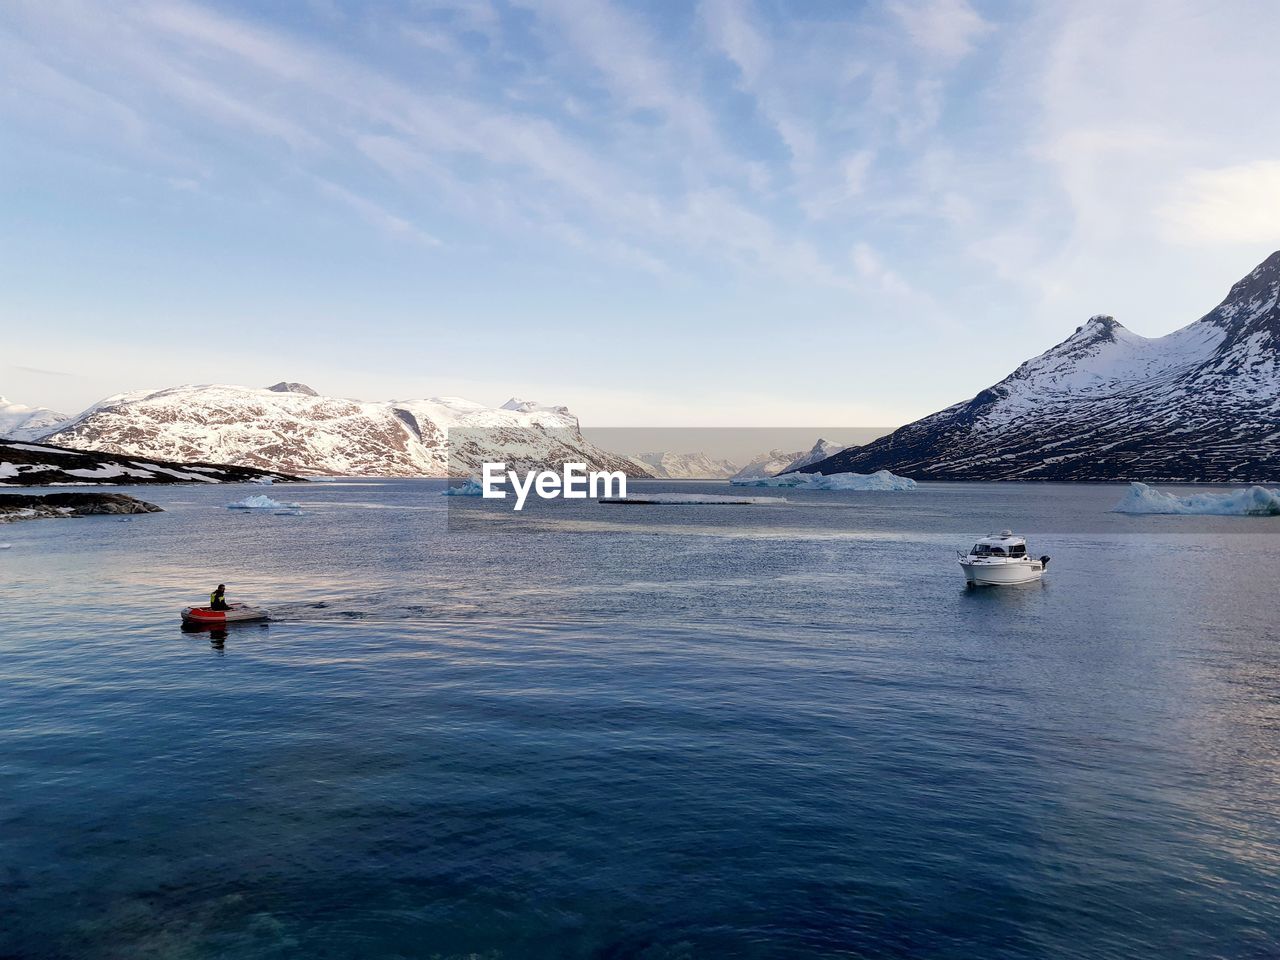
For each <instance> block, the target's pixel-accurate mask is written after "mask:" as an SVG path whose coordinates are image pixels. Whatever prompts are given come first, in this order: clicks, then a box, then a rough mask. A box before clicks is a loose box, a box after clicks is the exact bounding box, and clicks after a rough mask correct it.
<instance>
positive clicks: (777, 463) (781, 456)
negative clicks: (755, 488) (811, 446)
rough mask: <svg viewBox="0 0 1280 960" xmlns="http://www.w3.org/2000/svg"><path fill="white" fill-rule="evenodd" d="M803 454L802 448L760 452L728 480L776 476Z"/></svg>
mask: <svg viewBox="0 0 1280 960" xmlns="http://www.w3.org/2000/svg"><path fill="white" fill-rule="evenodd" d="M803 456H804V451H803V450H793V451H791V452H787V451H786V450H776V449H775V450H770V451H769V452H768V453H762V454H760V456H758V457H756V458H755V459H754V460H752V461H751V462H750V463H748V464H747V465H746V466H745V467H743V468H742V469H741V470H739V471H738V472H737V473H735V474H734V475H733V476H732V477H730V478H729V479H730V480H755V479H757V478H759V477H773V476H777V475H778V474H779V473H781V472H782V471H783V470H785V469H787V467H788V466H790V465H791V464H793V463H795V461H796V460H799V459H800V458H801V457H803Z"/></svg>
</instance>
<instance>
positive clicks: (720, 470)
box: [631, 451, 738, 480]
mask: <svg viewBox="0 0 1280 960" xmlns="http://www.w3.org/2000/svg"><path fill="white" fill-rule="evenodd" d="M631 459H632V460H634V461H636V462H637V463H638V464H639V465H640V467H641V469H643V470H645V471H647V472H648V473H650V474H652V475H653V476H654V477H657V478H659V479H663V480H724V479H726V478H728V477H731V476H733V475H734V473H736V472H737V470H738V465H737V464H736V463H733V462H731V461H729V460H716V459H714V458H712V457H708V456H707V455H706V454H705V453H668V452H666V451H662V452H659V453H642V454H640V456H638V457H632V458H631Z"/></svg>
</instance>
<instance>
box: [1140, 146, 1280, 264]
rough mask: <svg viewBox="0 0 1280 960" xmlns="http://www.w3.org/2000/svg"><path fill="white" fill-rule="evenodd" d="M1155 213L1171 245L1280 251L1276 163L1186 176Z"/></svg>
mask: <svg viewBox="0 0 1280 960" xmlns="http://www.w3.org/2000/svg"><path fill="white" fill-rule="evenodd" d="M1171 193H1172V196H1171V197H1170V199H1169V200H1168V202H1167V203H1165V204H1164V205H1163V206H1161V207H1160V208H1159V210H1158V211H1157V215H1158V216H1159V217H1160V218H1161V220H1162V221H1163V225H1164V235H1165V237H1166V239H1168V240H1169V241H1170V242H1172V243H1189V244H1216V243H1267V244H1270V245H1271V246H1273V247H1280V161H1277V160H1259V161H1256V162H1254V163H1245V164H1239V165H1236V166H1230V167H1221V168H1219V169H1216V170H1197V171H1193V172H1191V173H1188V174H1186V175H1185V176H1183V177H1182V179H1181V180H1180V181H1179V182H1178V183H1177V185H1176V186H1175V187H1174V188H1173V190H1172V191H1171Z"/></svg>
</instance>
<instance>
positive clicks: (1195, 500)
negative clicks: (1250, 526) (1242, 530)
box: [1112, 481, 1280, 517]
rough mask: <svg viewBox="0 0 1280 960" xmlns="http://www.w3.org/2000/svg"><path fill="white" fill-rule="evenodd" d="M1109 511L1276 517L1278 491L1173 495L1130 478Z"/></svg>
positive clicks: (1258, 489)
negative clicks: (1121, 495) (1125, 491)
mask: <svg viewBox="0 0 1280 960" xmlns="http://www.w3.org/2000/svg"><path fill="white" fill-rule="evenodd" d="M1112 513H1177V514H1202V515H1204V514H1207V515H1210V516H1221V517H1276V516H1280V490H1268V489H1267V488H1266V487H1249V488H1248V489H1246V490H1232V491H1230V492H1229V493H1195V494H1192V495H1191V496H1189V497H1175V496H1174V495H1173V494H1171V493H1164V492H1162V491H1160V490H1156V489H1153V488H1152V487H1149V486H1147V485H1146V484H1145V483H1138V482H1137V481H1134V482H1133V483H1131V484H1129V492H1128V493H1126V494H1125V495H1124V499H1123V500H1121V501H1120V502H1119V503H1117V504H1116V505H1115V507H1114V509H1113V510H1112Z"/></svg>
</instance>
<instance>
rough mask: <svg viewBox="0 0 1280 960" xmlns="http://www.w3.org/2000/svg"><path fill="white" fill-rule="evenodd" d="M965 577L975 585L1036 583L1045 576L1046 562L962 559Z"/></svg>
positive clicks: (961, 566)
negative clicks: (991, 561)
mask: <svg viewBox="0 0 1280 960" xmlns="http://www.w3.org/2000/svg"><path fill="white" fill-rule="evenodd" d="M960 569H962V570H963V571H964V579H965V582H966V583H969V584H971V585H973V586H975V587H1009V586H1016V585H1017V584H1020V583H1035V582H1036V581H1037V580H1039V579H1040V578H1041V577H1042V576H1044V564H1043V563H1041V562H1040V561H1039V560H1027V561H1019V562H1017V563H966V562H965V561H963V560H962V561H960Z"/></svg>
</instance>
